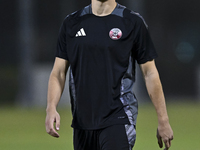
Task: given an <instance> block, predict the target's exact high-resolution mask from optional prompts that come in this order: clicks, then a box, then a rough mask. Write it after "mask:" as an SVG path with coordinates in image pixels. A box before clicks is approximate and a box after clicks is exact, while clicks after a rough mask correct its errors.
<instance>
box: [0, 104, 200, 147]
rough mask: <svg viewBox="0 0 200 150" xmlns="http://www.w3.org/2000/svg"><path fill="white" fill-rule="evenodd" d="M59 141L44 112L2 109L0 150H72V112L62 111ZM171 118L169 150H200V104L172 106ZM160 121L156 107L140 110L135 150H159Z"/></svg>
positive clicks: (142, 107) (170, 105) (0, 115)
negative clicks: (48, 128) (47, 127)
mask: <svg viewBox="0 0 200 150" xmlns="http://www.w3.org/2000/svg"><path fill="white" fill-rule="evenodd" d="M58 111H59V113H60V115H61V126H60V131H59V133H60V138H58V139H56V138H53V137H51V136H49V135H48V134H47V133H46V131H45V123H44V122H45V109H38V108H35V109H33V108H30V109H27V108H26V109H24V108H0V120H1V123H0V135H1V136H0V150H73V148H72V128H71V127H70V124H71V112H70V110H69V109H64V108H59V109H58ZM168 114H169V117H170V123H171V126H172V128H173V130H174V140H173V142H172V147H171V149H170V150H200V142H199V141H200V117H199V115H200V104H188V103H184V104H181V103H175V104H173V103H169V104H168ZM156 127H157V119H156V114H155V110H154V108H153V106H152V105H151V104H149V105H141V106H139V115H138V122H137V140H136V145H135V147H134V149H133V150H146V149H148V150H159V149H160V148H159V147H158V145H157V140H156V136H155V135H156Z"/></svg>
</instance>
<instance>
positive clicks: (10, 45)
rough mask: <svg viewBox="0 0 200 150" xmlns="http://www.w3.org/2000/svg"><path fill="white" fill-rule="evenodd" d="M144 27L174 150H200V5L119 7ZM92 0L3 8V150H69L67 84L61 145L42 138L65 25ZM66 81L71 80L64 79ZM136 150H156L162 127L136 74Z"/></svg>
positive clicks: (4, 1)
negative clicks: (139, 17) (50, 82)
mask: <svg viewBox="0 0 200 150" xmlns="http://www.w3.org/2000/svg"><path fill="white" fill-rule="evenodd" d="M117 2H119V3H120V4H122V5H126V6H127V7H128V8H129V9H132V10H134V11H136V12H139V13H140V14H141V15H142V16H143V17H144V19H145V20H146V22H147V24H148V28H149V32H150V34H151V37H152V40H153V42H154V44H155V47H156V49H157V52H158V55H159V57H158V59H156V65H157V68H158V70H159V73H160V77H161V81H162V85H163V89H164V93H165V96H166V102H167V106H168V113H169V118H170V123H171V125H172V128H173V130H174V140H173V142H172V148H171V149H172V150H200V142H199V139H200V130H199V128H200V117H199V114H200V109H199V108H200V59H199V58H200V51H199V49H200V41H199V40H200V19H199V16H200V9H199V6H200V1H197V0H190V1H180V0H168V1H158V0H151V1H150V0H117ZM89 3H90V0H56V1H55V0H48V1H42V0H9V1H8V0H0V120H1V123H0V135H1V136H0V150H33V149H34V150H35V149H38V150H40V149H41V150H44V149H48V150H51V149H52V150H55V149H59V150H62V149H63V150H64V149H66V150H72V129H71V127H70V124H71V111H70V105H69V101H70V100H69V93H68V82H67V83H66V87H65V91H64V94H63V96H62V99H61V101H60V104H59V106H58V111H59V112H60V114H61V119H62V120H61V128H60V135H61V137H60V138H59V139H55V138H53V137H50V136H49V135H48V134H47V133H46V131H45V107H46V95H47V85H48V78H49V74H50V72H51V69H52V66H53V62H54V54H55V49H56V43H57V37H58V31H59V28H60V25H61V23H62V21H63V19H64V18H65V16H66V15H67V14H69V13H72V12H74V11H76V10H78V9H81V8H82V7H84V6H86V5H88V4H89ZM67 78H68V77H67ZM134 91H135V93H136V96H137V98H138V101H139V116H138V122H137V141H136V145H135V148H134V149H135V150H144V149H148V150H156V149H159V148H158V145H157V141H156V137H155V136H156V127H157V119H156V114H155V110H154V108H153V106H152V104H151V103H150V100H149V98H148V95H147V92H146V89H145V86H144V82H143V79H142V75H141V72H140V71H139V68H138V67H137V74H136V84H135V87H134Z"/></svg>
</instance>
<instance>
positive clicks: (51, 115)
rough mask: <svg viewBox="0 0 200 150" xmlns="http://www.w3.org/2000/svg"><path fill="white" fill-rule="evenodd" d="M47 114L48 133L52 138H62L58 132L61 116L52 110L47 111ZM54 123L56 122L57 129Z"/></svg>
mask: <svg viewBox="0 0 200 150" xmlns="http://www.w3.org/2000/svg"><path fill="white" fill-rule="evenodd" d="M46 113H47V115H46V121H45V126H46V131H47V133H48V134H50V135H51V136H53V137H57V138H58V137H59V136H60V135H59V134H58V132H57V131H58V130H59V127H60V115H59V113H58V112H57V111H56V110H55V109H50V110H49V109H47V111H46ZM54 122H55V127H54ZM56 130H57V131H56Z"/></svg>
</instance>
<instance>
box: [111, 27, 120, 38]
mask: <svg viewBox="0 0 200 150" xmlns="http://www.w3.org/2000/svg"><path fill="white" fill-rule="evenodd" d="M109 36H110V38H111V39H112V40H119V39H120V38H121V37H122V31H121V30H120V29H118V28H113V29H112V30H110V32H109Z"/></svg>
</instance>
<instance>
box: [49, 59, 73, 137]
mask: <svg viewBox="0 0 200 150" xmlns="http://www.w3.org/2000/svg"><path fill="white" fill-rule="evenodd" d="M68 67H69V62H68V61H67V60H64V59H61V58H58V57H56V59H55V63H54V66H53V69H52V72H51V74H50V78H49V85H48V94H47V108H46V121H45V126H46V131H47V133H48V134H50V135H51V136H54V137H59V134H58V133H57V131H58V130H59V127H60V116H59V114H58V112H57V111H56V106H57V105H58V102H59V100H60V97H61V95H62V92H63V90H64V86H65V80H66V73H67V70H68ZM54 122H55V123H56V125H55V128H56V130H57V131H56V130H55V128H54Z"/></svg>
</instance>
